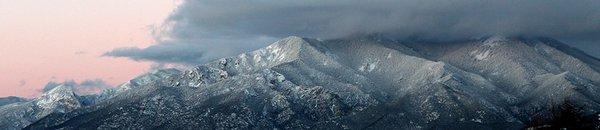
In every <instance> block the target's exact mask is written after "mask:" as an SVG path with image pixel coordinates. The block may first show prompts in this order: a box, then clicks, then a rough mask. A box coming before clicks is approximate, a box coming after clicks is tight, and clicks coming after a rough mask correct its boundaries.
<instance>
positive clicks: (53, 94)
mask: <svg viewBox="0 0 600 130" xmlns="http://www.w3.org/2000/svg"><path fill="white" fill-rule="evenodd" d="M81 107H82V104H81V102H80V100H79V99H78V97H77V95H75V92H74V91H73V88H72V86H68V85H60V86H57V87H56V88H54V89H52V90H49V91H48V92H45V93H44V94H43V95H42V96H41V97H40V98H36V99H33V100H31V101H27V102H17V103H12V104H8V105H4V106H0V129H21V128H23V127H25V126H27V125H29V124H31V123H33V122H35V121H37V120H39V119H41V118H43V117H45V116H46V115H48V114H51V113H66V112H70V111H72V110H75V109H77V108H81Z"/></svg>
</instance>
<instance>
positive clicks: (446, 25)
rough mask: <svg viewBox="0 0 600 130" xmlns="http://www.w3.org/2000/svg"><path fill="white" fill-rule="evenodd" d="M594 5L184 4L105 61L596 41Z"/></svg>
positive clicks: (560, 0)
mask: <svg viewBox="0 0 600 130" xmlns="http://www.w3.org/2000/svg"><path fill="white" fill-rule="evenodd" d="M599 21H600V1H598V0H577V1H572V0H528V1H523V0H501V1H500V0H481V1H473V0H377V1H363V0H330V1H321V0H307V1H287V0H283V1H282V0H258V1H246V0H186V1H184V2H183V4H181V5H180V6H179V7H178V8H177V9H176V10H175V11H174V13H173V14H171V16H170V17H169V18H168V20H167V21H166V22H165V24H164V25H163V26H160V27H159V28H157V29H156V33H155V34H156V39H157V40H158V41H159V43H158V44H156V45H154V46H151V47H148V48H120V49H116V50H113V51H111V52H108V53H106V55H105V56H114V57H129V58H131V59H134V60H149V61H156V62H167V63H168V62H176V63H188V64H198V63H203V62H206V61H208V60H212V59H214V58H217V57H223V56H229V55H234V54H237V53H240V52H243V51H248V50H252V49H256V48H258V47H262V46H264V45H266V44H268V43H270V42H273V41H275V40H276V39H278V38H282V37H286V36H290V35H296V36H302V37H313V38H322V39H331V38H340V37H344V36H348V35H353V34H369V33H379V34H386V35H390V36H394V37H397V38H399V39H401V38H406V37H413V36H418V37H422V38H431V39H461V38H474V37H481V36H488V35H505V36H543V37H553V38H557V39H561V40H571V41H600V22H599Z"/></svg>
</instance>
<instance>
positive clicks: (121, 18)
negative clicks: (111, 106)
mask: <svg viewBox="0 0 600 130" xmlns="http://www.w3.org/2000/svg"><path fill="white" fill-rule="evenodd" d="M176 3H177V2H176V1H173V0H0V90H1V91H0V97H4V96H22V97H29V98H31V97H35V96H38V95H39V94H40V93H41V91H43V88H44V87H45V86H46V85H47V84H49V82H64V81H68V82H77V83H78V84H90V83H94V82H96V83H97V84H100V85H103V83H105V84H107V85H110V86H116V85H118V84H121V83H124V82H126V81H127V80H129V79H131V78H133V77H135V76H136V75H138V74H140V73H143V72H145V71H148V69H149V68H150V66H151V63H149V62H136V61H132V60H128V59H124V58H110V57H102V56H101V55H102V54H103V53H105V52H106V51H110V50H112V49H114V48H117V47H123V46H135V47H147V46H149V45H152V44H153V43H155V40H154V38H153V36H152V30H153V29H152V28H154V27H155V26H157V25H160V24H161V23H162V22H163V21H164V20H165V18H167V17H168V16H169V14H170V13H171V12H172V11H173V10H174V9H175V7H176V6H177V5H176ZM49 85H50V84H49ZM104 86H106V85H104ZM90 89H94V88H93V87H91V88H90Z"/></svg>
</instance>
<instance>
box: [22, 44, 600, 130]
mask: <svg viewBox="0 0 600 130" xmlns="http://www.w3.org/2000/svg"><path fill="white" fill-rule="evenodd" d="M558 46H563V45H562V44H560V43H559V42H556V41H551V40H548V39H522V38H508V37H498V36H496V37H490V38H485V39H482V40H466V41H459V42H456V43H452V44H442V43H422V42H417V41H410V42H399V41H395V40H390V39H385V38H378V37H360V38H348V39H336V40H327V41H321V40H315V39H307V38H300V37H288V38H285V39H282V40H280V41H277V42H275V43H273V44H272V45H270V46H268V47H265V48H263V49H259V50H256V51H253V52H248V53H244V54H241V55H238V56H235V57H229V58H223V59H219V60H216V61H214V62H210V63H207V64H204V65H200V66H198V67H195V68H193V69H190V70H183V71H180V70H175V69H167V70H159V71H156V72H152V73H149V74H145V75H142V76H139V77H137V78H135V79H133V80H131V81H129V82H127V83H125V84H123V85H122V86H121V87H120V88H119V89H116V90H107V91H105V92H104V93H103V94H101V95H103V96H98V97H99V98H98V99H102V102H96V103H94V105H92V106H90V107H84V108H81V109H76V110H73V111H71V112H68V111H58V113H57V114H51V115H49V116H47V117H45V118H43V119H41V120H39V121H37V122H36V123H34V124H32V125H30V126H28V127H27V128H26V129H41V128H49V129H59V128H64V129H80V128H89V129H140V128H142V129H161V128H171V129H216V128H222V129H230V128H255V129H261V128H263V129H266V128H283V129H336V128H337V129H342V128H351V129H364V128H367V129H377V128H388V129H389V128H396V129H398V128H400V129H414V128H423V129H428V128H479V129H482V128H497V127H500V128H513V129H517V128H523V127H525V126H526V125H532V124H534V123H537V122H538V121H541V122H542V123H543V122H544V121H550V120H553V119H554V118H558V117H556V116H555V115H553V114H554V113H553V112H554V111H555V110H556V108H557V106H562V105H564V104H569V105H572V106H575V107H578V108H581V109H582V112H581V114H583V115H584V116H594V114H596V113H599V112H598V111H599V110H600V104H599V103H598V102H599V101H600V94H599V92H598V91H599V90H600V88H599V86H600V85H599V84H600V74H599V72H598V66H599V64H598V63H600V61H598V59H596V58H593V57H589V56H587V55H585V54H584V53H581V52H578V51H574V50H569V49H561V48H557V47H558ZM44 102H47V100H46V101H43V102H41V104H45V103H44ZM51 102H56V101H51ZM36 103H37V102H36ZM38 104H40V103H38ZM41 106H54V105H41ZM61 106H71V105H61ZM73 106H77V105H75V104H73ZM69 108H75V107H69ZM78 108H79V107H78ZM559 109H560V108H559ZM71 110H72V109H71ZM64 112H66V113H64Z"/></svg>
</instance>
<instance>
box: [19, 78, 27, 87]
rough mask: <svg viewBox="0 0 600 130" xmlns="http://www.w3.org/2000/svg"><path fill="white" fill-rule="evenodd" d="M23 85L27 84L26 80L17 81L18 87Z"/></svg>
mask: <svg viewBox="0 0 600 130" xmlns="http://www.w3.org/2000/svg"><path fill="white" fill-rule="evenodd" d="M25 85H27V81H26V80H24V79H22V80H21V81H19V87H23V86H25Z"/></svg>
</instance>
